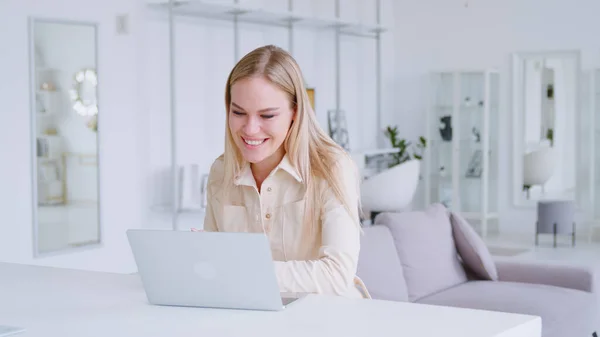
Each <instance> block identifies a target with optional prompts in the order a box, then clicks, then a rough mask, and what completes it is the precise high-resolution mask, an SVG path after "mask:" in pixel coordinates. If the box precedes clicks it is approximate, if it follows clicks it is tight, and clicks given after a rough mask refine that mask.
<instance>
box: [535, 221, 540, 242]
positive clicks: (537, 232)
mask: <svg viewBox="0 0 600 337" xmlns="http://www.w3.org/2000/svg"><path fill="white" fill-rule="evenodd" d="M539 232H540V222H539V221H536V222H535V245H536V246H537V245H538V243H539V239H538V236H539Z"/></svg>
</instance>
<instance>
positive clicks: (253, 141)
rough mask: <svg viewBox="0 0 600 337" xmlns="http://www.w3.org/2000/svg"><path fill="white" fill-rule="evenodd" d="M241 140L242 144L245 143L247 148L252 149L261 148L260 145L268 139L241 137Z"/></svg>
mask: <svg viewBox="0 0 600 337" xmlns="http://www.w3.org/2000/svg"><path fill="white" fill-rule="evenodd" d="M242 140H243V141H244V143H246V146H247V147H250V148H254V147H258V146H261V145H262V144H264V142H266V141H267V140H269V138H263V139H248V138H244V137H242Z"/></svg>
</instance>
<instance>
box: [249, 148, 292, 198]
mask: <svg viewBox="0 0 600 337" xmlns="http://www.w3.org/2000/svg"><path fill="white" fill-rule="evenodd" d="M283 156H285V149H284V148H283V146H281V148H280V149H279V150H277V151H276V152H275V153H273V154H272V155H271V156H270V157H268V158H265V160H263V161H261V162H259V163H253V164H251V165H250V168H251V169H252V175H253V176H254V180H255V181H256V187H257V188H258V191H259V192H260V187H261V186H262V183H263V181H265V179H266V178H267V177H268V176H269V174H271V172H272V171H273V169H275V167H277V165H279V163H280V162H281V160H282V159H283Z"/></svg>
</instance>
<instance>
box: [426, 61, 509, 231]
mask: <svg viewBox="0 0 600 337" xmlns="http://www.w3.org/2000/svg"><path fill="white" fill-rule="evenodd" d="M430 79H431V82H430V99H429V107H428V113H427V124H426V125H427V130H426V138H427V140H428V146H427V148H426V150H425V158H424V159H425V163H424V164H425V165H424V166H425V174H424V178H425V179H424V180H425V181H424V185H425V186H424V188H425V204H426V205H429V204H431V203H436V202H441V203H443V204H445V205H446V206H447V207H448V208H450V209H452V210H453V211H455V212H459V213H460V214H461V215H462V216H464V217H465V218H466V219H468V220H471V221H473V222H475V221H477V222H478V225H479V227H480V228H479V229H480V232H481V235H482V236H484V237H485V236H486V235H487V232H488V222H489V221H490V220H493V219H497V218H498V211H497V209H498V208H497V204H498V197H497V196H498V179H497V176H498V172H497V171H498V146H497V139H498V132H497V129H498V128H497V120H498V114H499V111H498V109H499V89H500V86H499V84H500V83H499V74H498V72H497V71H495V70H450V71H440V72H435V73H433V74H431V78H430Z"/></svg>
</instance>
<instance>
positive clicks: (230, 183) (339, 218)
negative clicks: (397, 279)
mask: <svg viewBox="0 0 600 337" xmlns="http://www.w3.org/2000/svg"><path fill="white" fill-rule="evenodd" d="M302 79H303V76H302V73H301V71H300V68H299V67H298V64H297V63H296V62H295V60H294V59H293V58H292V57H291V56H290V55H289V54H288V53H287V52H286V51H284V50H282V49H280V48H278V47H275V46H264V47H261V48H258V49H256V50H254V51H252V52H250V53H249V54H247V55H246V56H244V58H242V59H241V60H240V61H239V62H238V64H237V65H236V66H235V67H234V68H233V70H232V71H231V74H230V75H229V78H228V79H227V84H226V88H225V107H226V110H227V117H226V121H227V123H226V131H225V132H226V136H225V152H224V154H223V155H221V156H220V157H219V158H217V160H216V161H215V162H214V163H213V165H212V167H211V169H210V173H209V178H208V181H209V182H208V187H207V193H208V206H207V212H206V218H205V221H204V229H205V230H206V231H223V232H259V233H265V234H266V235H267V236H268V238H269V241H270V245H271V252H272V255H273V259H274V260H275V262H274V263H275V271H276V276H277V281H278V284H279V288H280V291H281V292H293V293H326V294H336V295H340V296H345V297H353V298H363V297H367V298H368V297H369V295H368V292H367V291H366V289H365V287H364V285H363V283H362V282H361V281H360V279H358V278H357V277H356V276H355V273H356V269H357V260H358V254H359V246H360V240H359V236H360V232H361V230H360V221H359V191H358V184H359V180H358V175H357V172H356V167H355V166H354V164H353V161H352V160H351V159H350V157H349V156H348V155H347V154H346V153H345V151H344V150H343V149H342V148H341V147H340V146H338V145H337V144H336V143H334V142H333V141H332V140H331V138H330V137H329V136H328V135H327V134H326V133H324V132H323V131H322V129H321V128H320V127H319V125H318V124H317V120H316V118H315V114H314V112H313V110H312V108H311V106H310V103H309V100H308V95H307V93H306V89H305V87H304V84H303V81H302Z"/></svg>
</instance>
